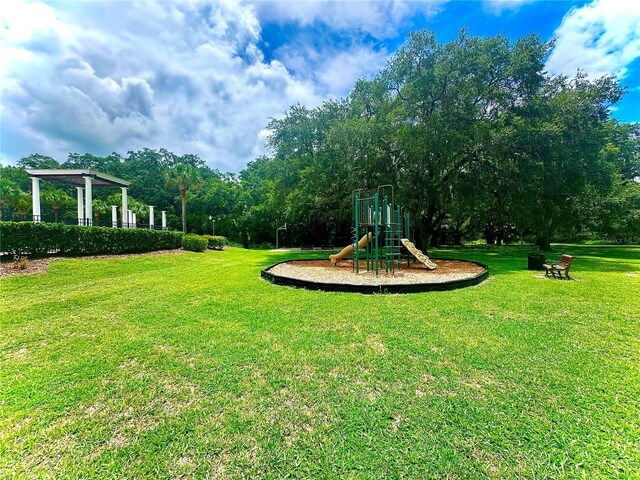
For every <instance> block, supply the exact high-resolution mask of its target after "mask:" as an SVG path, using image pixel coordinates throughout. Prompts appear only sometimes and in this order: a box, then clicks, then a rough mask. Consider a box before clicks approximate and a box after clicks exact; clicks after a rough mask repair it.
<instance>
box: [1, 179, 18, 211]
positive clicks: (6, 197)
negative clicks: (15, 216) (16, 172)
mask: <svg viewBox="0 0 640 480" xmlns="http://www.w3.org/2000/svg"><path fill="white" fill-rule="evenodd" d="M19 195H20V187H18V185H17V184H16V183H15V182H12V181H11V180H8V179H6V178H0V221H1V220H2V219H3V214H4V206H5V204H7V205H12V204H13V203H14V202H15V201H16V199H17V197H18V196H19Z"/></svg>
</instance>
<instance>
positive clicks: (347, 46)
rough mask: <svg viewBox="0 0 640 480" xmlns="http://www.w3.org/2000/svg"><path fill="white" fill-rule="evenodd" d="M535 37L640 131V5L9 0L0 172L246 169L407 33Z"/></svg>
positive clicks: (2, 29)
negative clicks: (609, 88) (62, 163)
mask: <svg viewBox="0 0 640 480" xmlns="http://www.w3.org/2000/svg"><path fill="white" fill-rule="evenodd" d="M462 27H466V28H467V29H468V31H469V33H470V34H472V35H496V34H499V33H504V34H505V35H507V36H508V37H509V38H512V39H516V38H518V37H520V36H523V35H526V34H528V33H532V32H533V33H537V34H538V35H540V36H541V37H542V38H543V39H545V40H548V39H552V38H556V39H557V43H556V46H555V48H554V50H553V51H552V53H551V55H550V57H549V59H548V62H547V65H546V66H547V69H548V71H549V72H551V73H553V74H567V75H573V74H575V72H576V70H577V68H582V69H583V70H584V71H585V72H587V73H588V74H590V75H591V76H593V77H597V76H600V75H604V74H609V73H610V74H615V75H618V77H619V78H620V79H621V81H622V83H623V84H624V85H625V86H627V88H628V89H629V93H628V95H627V96H626V97H625V99H624V100H623V102H622V103H621V104H620V105H618V106H617V107H616V108H615V110H614V112H613V114H614V116H616V117H617V118H619V119H620V120H621V121H624V122H636V121H640V108H639V107H638V105H640V1H637V0H592V1H543V2H539V1H532V0H504V1H498V0H477V1H453V0H431V1H424V0H423V1H416V2H412V1H406V0H394V1H388V2H383V1H378V2H371V1H346V0H342V1H287V2H283V1H257V2H256V1H254V2H251V1H244V2H240V1H231V0H230V1H216V2H204V1H180V2H167V1H165V2H151V1H149V2H145V1H139V2H135V3H129V2H125V1H110V2H107V1H100V2H73V1H68V0H65V1H60V2H39V1H29V2H27V1H24V0H14V1H12V2H3V3H2V5H1V6H0V80H1V82H2V100H1V101H2V112H1V118H0V120H1V121H0V134H1V137H0V142H1V143H0V161H2V163H15V162H16V161H17V160H18V159H19V158H21V157H22V156H25V155H29V154H31V153H35V152H38V153H41V154H45V155H51V156H53V157H54V158H56V159H58V160H64V159H66V157H67V154H68V153H69V152H79V153H84V152H90V153H94V154H97V155H103V154H108V153H110V152H112V151H117V152H120V153H122V154H125V153H126V152H127V151H128V150H132V149H141V148H144V147H149V148H161V147H164V148H167V149H169V150H171V151H174V152H176V153H179V154H182V153H197V154H199V155H200V156H201V157H202V158H203V159H205V160H206V161H207V163H209V165H211V166H213V167H216V168H219V169H220V170H223V171H239V170H240V169H242V168H243V167H244V166H245V165H246V164H247V162H249V161H251V160H252V159H254V158H255V157H257V156H258V155H261V154H264V153H267V150H266V148H265V140H266V139H267V137H268V132H267V131H266V130H265V127H266V125H267V123H268V121H269V118H271V117H278V116H282V115H283V114H284V112H285V111H286V109H287V108H288V107H289V106H290V105H292V104H294V103H296V102H300V103H302V104H304V105H307V106H309V107H314V106H317V105H319V104H321V103H322V102H323V101H324V100H326V99H330V98H338V97H342V96H345V95H348V93H349V91H350V89H351V88H352V86H353V84H354V82H355V81H356V80H357V79H358V78H360V77H372V76H373V75H375V74H376V72H377V71H378V70H379V69H380V68H381V67H383V66H384V64H385V62H386V61H387V60H388V58H389V56H390V55H392V54H393V52H394V51H396V50H397V49H398V48H399V47H400V46H401V45H402V44H403V43H404V42H405V40H406V38H407V36H408V34H409V32H410V31H412V30H416V29H421V28H429V29H431V30H433V31H435V33H436V36H437V38H438V39H439V40H440V41H441V42H446V41H448V40H451V39H452V38H454V37H455V36H456V35H457V34H458V31H459V29H460V28H462Z"/></svg>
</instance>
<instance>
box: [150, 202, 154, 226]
mask: <svg viewBox="0 0 640 480" xmlns="http://www.w3.org/2000/svg"><path fill="white" fill-rule="evenodd" d="M154 207H155V205H149V228H150V229H151V230H153V225H154V220H153V209H154Z"/></svg>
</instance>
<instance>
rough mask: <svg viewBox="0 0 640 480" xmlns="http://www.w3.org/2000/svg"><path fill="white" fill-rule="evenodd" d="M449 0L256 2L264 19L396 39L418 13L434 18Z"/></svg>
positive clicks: (276, 0)
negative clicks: (319, 24)
mask: <svg viewBox="0 0 640 480" xmlns="http://www.w3.org/2000/svg"><path fill="white" fill-rule="evenodd" d="M447 1H448V0H422V1H415V0H413V1H408V0H390V1H384V2H383V1H374V0H369V1H367V0H298V1H291V0H273V1H264V2H261V1H259V2H256V8H257V9H258V10H259V14H260V17H261V18H266V19H269V20H271V21H276V22H280V23H285V22H293V23H296V24H298V25H300V26H309V25H313V24H314V23H316V22H321V23H324V24H327V25H331V28H332V29H335V30H342V31H349V32H365V33H367V34H369V35H371V36H373V37H375V38H379V39H380V38H388V37H391V36H394V35H395V34H396V33H397V31H398V28H400V27H401V26H403V24H404V23H405V22H407V21H408V20H409V19H410V18H412V17H413V16H415V15H416V14H418V13H421V14H423V15H424V16H426V17H431V16H433V15H435V14H436V13H438V11H439V10H440V8H441V6H442V5H443V4H444V3H446V2H447Z"/></svg>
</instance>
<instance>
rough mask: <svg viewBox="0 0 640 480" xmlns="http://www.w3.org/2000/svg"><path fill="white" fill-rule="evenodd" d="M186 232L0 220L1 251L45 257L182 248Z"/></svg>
mask: <svg viewBox="0 0 640 480" xmlns="http://www.w3.org/2000/svg"><path fill="white" fill-rule="evenodd" d="M181 242H182V233H178V232H167V231H162V230H148V229H142V228H108V227H81V226H77V225H64V224H62V223H33V222H0V252H6V253H9V254H12V255H17V254H19V255H31V256H36V257H37V256H43V255H47V254H48V253H53V252H57V253H59V254H65V255H99V254H120V253H140V252H152V251H155V250H170V249H174V248H180V245H181Z"/></svg>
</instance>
